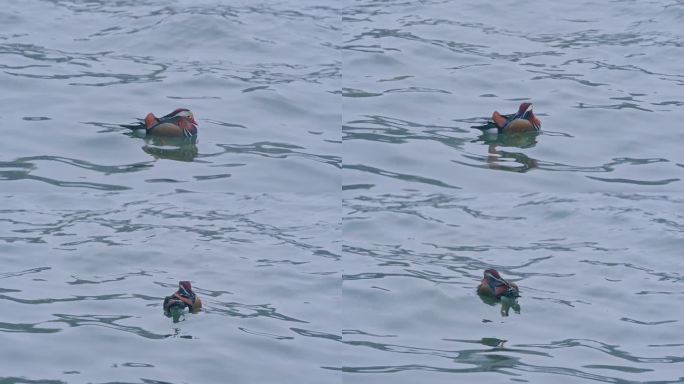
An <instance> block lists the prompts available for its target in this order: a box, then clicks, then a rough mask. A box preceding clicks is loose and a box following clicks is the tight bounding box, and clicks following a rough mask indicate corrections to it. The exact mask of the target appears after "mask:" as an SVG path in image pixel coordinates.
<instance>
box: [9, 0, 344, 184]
mask: <svg viewBox="0 0 684 384" xmlns="http://www.w3.org/2000/svg"><path fill="white" fill-rule="evenodd" d="M338 14H339V12H337V11H336V10H335V9H334V8H329V7H327V6H323V5H321V4H317V3H315V2H306V1H304V2H298V3H297V9H296V10H295V9H292V7H291V5H289V4H287V3H280V2H266V3H259V4H255V3H253V2H251V1H246V2H243V3H239V2H233V1H231V2H222V1H215V0H214V1H173V2H167V1H117V2H110V1H102V2H100V1H31V0H30V1H21V2H10V3H8V4H5V5H3V10H2V11H0V23H2V26H3V27H2V30H1V31H0V84H2V89H3V103H2V104H1V105H0V117H2V121H3V131H4V132H5V138H8V137H9V136H11V138H12V140H11V141H10V140H4V145H3V150H2V154H1V155H0V156H2V157H0V180H9V181H12V183H3V190H5V191H7V190H22V191H24V190H32V191H56V190H63V189H64V188H77V189H98V190H110V191H116V190H144V191H160V190H161V191H165V190H166V189H168V188H169V186H168V184H172V187H174V188H184V189H187V190H192V191H226V190H230V191H248V192H251V191H255V190H257V191H276V192H282V191H295V192H309V193H310V192H334V191H337V190H339V180H340V177H339V167H340V161H341V160H340V152H339V148H340V128H339V126H340V120H339V114H340V112H339V111H340V103H339V92H337V91H338V90H339V88H340V85H339V81H340V60H339V54H338V53H337V51H336V49H334V47H332V44H333V43H334V42H335V41H336V39H338V37H339V33H338V32H337V29H338V28H339V17H338ZM178 107H186V108H190V109H191V110H192V111H193V112H194V114H195V116H196V118H197V120H198V123H199V138H198V141H197V143H196V144H192V143H188V144H182V145H178V144H177V143H166V142H152V141H145V140H144V139H142V138H139V137H131V136H132V135H131V134H130V133H129V132H128V130H127V129H124V128H121V127H119V126H118V124H126V123H130V122H132V121H135V119H136V118H142V117H144V116H145V114H147V113H148V112H154V113H155V114H157V115H164V114H166V113H168V112H171V111H172V110H174V109H175V108H178ZM165 160H169V161H165ZM159 184H163V185H161V186H160V185H159ZM302 185H306V188H302ZM57 188H58V189H57Z"/></svg>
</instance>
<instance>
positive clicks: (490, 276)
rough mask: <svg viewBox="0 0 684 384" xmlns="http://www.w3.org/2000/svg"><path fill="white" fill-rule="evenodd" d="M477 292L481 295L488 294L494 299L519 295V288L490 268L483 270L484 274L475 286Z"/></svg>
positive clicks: (513, 297)
mask: <svg viewBox="0 0 684 384" xmlns="http://www.w3.org/2000/svg"><path fill="white" fill-rule="evenodd" d="M477 293H478V294H480V295H483V296H489V297H493V298H496V299H501V298H503V297H505V298H511V299H515V298H518V297H520V290H519V289H518V286H517V285H516V284H515V283H510V282H508V281H506V280H504V278H503V277H501V275H500V274H499V272H498V271H497V270H496V269H493V268H490V269H487V270H485V271H484V276H483V278H482V281H481V282H480V285H479V286H478V287H477Z"/></svg>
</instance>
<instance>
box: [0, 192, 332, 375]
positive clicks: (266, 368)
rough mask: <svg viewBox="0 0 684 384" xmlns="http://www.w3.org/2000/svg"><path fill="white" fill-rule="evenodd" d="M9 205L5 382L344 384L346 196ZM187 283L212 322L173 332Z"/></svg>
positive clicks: (1, 325)
mask: <svg viewBox="0 0 684 384" xmlns="http://www.w3.org/2000/svg"><path fill="white" fill-rule="evenodd" d="M0 199H1V200H2V202H3V206H5V207H7V206H12V207H14V208H11V209H7V208H3V209H1V210H0V214H1V215H2V216H0V217H1V218H0V229H1V230H2V231H1V232H0V261H1V262H2V272H0V303H2V315H1V317H0V341H1V342H2V347H1V348H0V361H2V373H0V381H2V382H3V383H28V382H31V383H33V382H34V381H31V380H35V382H40V383H45V382H50V383H55V382H58V383H61V382H76V383H103V382H108V383H111V382H129V383H140V382H147V383H152V382H154V383H162V382H163V383H191V382H192V383H220V382H236V383H249V382H251V383H257V382H261V383H276V382H292V383H296V382H302V383H303V382H334V381H335V380H336V379H337V378H338V376H339V375H338V374H337V373H336V372H335V371H331V370H325V369H321V368H320V367H321V366H335V365H336V364H338V363H339V353H338V349H339V348H337V345H339V342H338V340H339V338H340V336H339V330H340V327H341V325H340V323H339V321H338V320H337V318H338V317H339V309H338V308H339V306H338V305H339V298H340V278H339V276H340V273H339V267H338V260H339V258H340V252H339V238H340V227H339V225H340V224H339V221H338V218H339V205H337V203H336V202H337V201H338V196H337V195H335V194H333V195H329V196H323V195H321V196H318V197H312V196H307V197H302V198H296V197H294V196H292V195H289V194H286V195H268V194H263V195H255V194H250V195H248V196H245V195H229V194H206V193H205V194H195V193H183V194H180V196H179V194H176V193H172V194H166V195H158V196H154V198H149V197H148V196H142V195H140V196H137V195H136V196H132V195H128V194H124V195H122V194H112V193H109V194H95V195H91V196H74V197H66V196H60V197H58V198H57V199H54V200H53V201H49V202H41V203H35V202H34V203H33V204H31V205H29V204H26V203H24V202H23V201H26V197H25V196H22V197H20V198H16V197H11V196H6V195H5V196H0ZM66 206H72V207H75V206H77V207H78V208H64V207H66ZM212 206H213V207H219V206H220V207H221V208H209V207H212ZM295 211H306V212H307V215H306V216H305V217H293V216H292V215H291V212H295ZM181 279H192V280H193V281H194V288H195V291H196V292H197V294H198V295H199V296H200V297H201V299H202V301H203V304H204V311H203V312H202V313H200V314H197V315H186V318H185V320H184V321H181V322H180V323H178V324H173V323H172V322H171V320H170V319H167V318H166V317H164V316H163V315H162V307H161V306H162V299H163V298H164V296H167V295H170V294H172V293H173V292H174V291H175V290H176V288H177V285H178V280H181ZM22 378H23V379H22ZM49 380H55V381H49Z"/></svg>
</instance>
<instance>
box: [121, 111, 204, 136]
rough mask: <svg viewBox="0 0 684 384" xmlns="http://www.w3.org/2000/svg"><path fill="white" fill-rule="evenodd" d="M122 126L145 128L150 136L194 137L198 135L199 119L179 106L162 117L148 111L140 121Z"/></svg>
mask: <svg viewBox="0 0 684 384" xmlns="http://www.w3.org/2000/svg"><path fill="white" fill-rule="evenodd" d="M121 126H122V127H125V128H129V129H133V130H136V129H144V130H145V132H146V133H147V135H148V136H163V137H194V136H196V135H197V121H195V117H194V116H193V115H192V112H191V111H190V110H189V109H187V108H178V109H176V110H174V111H173V112H171V113H169V114H168V115H164V116H162V117H157V116H155V115H154V114H153V113H148V114H147V116H145V119H143V120H142V121H140V122H139V123H136V124H123V125H121Z"/></svg>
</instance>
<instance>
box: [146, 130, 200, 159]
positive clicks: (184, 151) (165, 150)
mask: <svg viewBox="0 0 684 384" xmlns="http://www.w3.org/2000/svg"><path fill="white" fill-rule="evenodd" d="M142 150H143V151H144V152H145V153H147V154H149V155H152V156H154V157H155V158H158V159H159V158H161V159H169V160H178V161H193V160H194V159H195V157H197V154H198V152H199V151H198V149H197V137H196V136H193V137H146V138H145V145H144V146H143V147H142Z"/></svg>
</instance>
